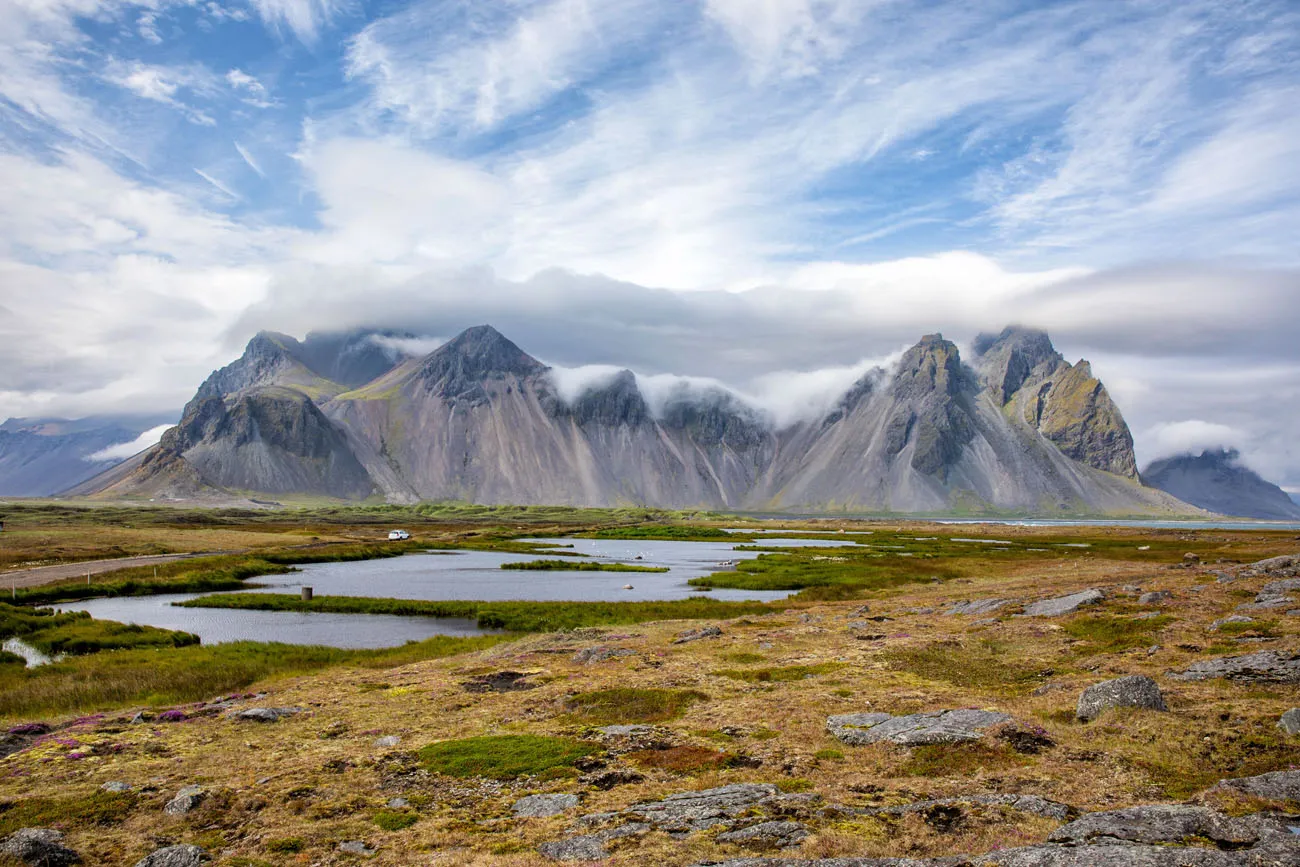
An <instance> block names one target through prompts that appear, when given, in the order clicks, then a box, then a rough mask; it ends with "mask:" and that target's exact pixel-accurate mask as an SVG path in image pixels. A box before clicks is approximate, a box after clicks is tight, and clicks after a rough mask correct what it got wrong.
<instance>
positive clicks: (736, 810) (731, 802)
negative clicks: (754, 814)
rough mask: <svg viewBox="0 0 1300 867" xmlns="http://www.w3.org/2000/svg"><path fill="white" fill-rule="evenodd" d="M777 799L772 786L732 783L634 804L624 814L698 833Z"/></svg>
mask: <svg viewBox="0 0 1300 867" xmlns="http://www.w3.org/2000/svg"><path fill="white" fill-rule="evenodd" d="M776 795H777V788H776V786H771V785H767V784H762V783H736V784H733V785H730V786H720V787H719V788H716V789H704V790H702V791H698V792H678V793H677V794H673V795H669V796H668V797H666V798H664V799H663V800H662V801H654V802H651V803H645V804H634V805H632V806H631V807H629V808H628V809H627V812H628V813H629V814H630V815H632V816H635V817H636V818H638V819H642V820H644V821H646V822H648V823H650V824H651V825H653V826H655V827H656V828H660V829H662V830H666V831H702V830H704V829H706V828H712V827H714V826H715V825H724V824H730V820H731V819H733V818H735V817H736V816H738V815H740V814H741V813H743V812H745V811H746V810H749V809H751V808H752V807H755V806H757V805H758V804H761V803H763V802H765V801H768V800H770V799H772V798H774V797H776Z"/></svg>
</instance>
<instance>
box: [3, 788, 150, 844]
mask: <svg viewBox="0 0 1300 867" xmlns="http://www.w3.org/2000/svg"><path fill="white" fill-rule="evenodd" d="M136 802H137V798H136V796H135V795H134V794H133V793H130V792H126V793H117V792H93V793H91V794H89V795H81V796H75V797H70V798H23V799H22V800H20V801H4V802H0V836H3V835H6V834H12V833H13V832H14V831H17V830H19V829H20V828H69V827H72V826H77V825H114V824H117V823H118V822H121V821H122V820H123V819H125V818H126V817H127V815H128V814H129V813H130V812H131V811H132V810H133V809H135V806H136Z"/></svg>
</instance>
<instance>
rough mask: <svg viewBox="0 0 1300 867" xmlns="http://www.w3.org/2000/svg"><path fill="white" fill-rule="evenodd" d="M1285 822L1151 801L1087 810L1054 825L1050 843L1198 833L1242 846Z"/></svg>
mask: <svg viewBox="0 0 1300 867" xmlns="http://www.w3.org/2000/svg"><path fill="white" fill-rule="evenodd" d="M1287 833H1289V832H1288V831H1287V830H1286V825H1284V824H1283V823H1282V822H1280V821H1278V820H1276V819H1269V818H1264V817H1261V816H1243V817H1241V818H1233V817H1231V816H1225V815H1224V814H1222V813H1218V812H1215V811H1214V810H1211V809H1210V808H1208V807H1194V806H1189V805H1186V804H1151V805H1146V806H1141V807H1127V808H1125V809H1122V810H1107V811H1106V812H1103V813H1088V814H1087V815H1085V816H1080V817H1079V818H1078V819H1075V820H1074V821H1073V822H1071V823H1070V824H1068V825H1064V826H1062V827H1060V828H1057V829H1056V830H1055V831H1054V832H1052V835H1051V836H1050V837H1048V838H1047V839H1048V841H1049V842H1052V843H1072V844H1075V845H1077V844H1080V843H1088V842H1090V841H1092V840H1094V839H1097V838H1102V839H1105V840H1108V841H1109V840H1123V841H1126V842H1129V843H1147V844H1156V843H1179V842H1182V841H1184V840H1187V839H1189V838H1194V837H1199V838H1202V839H1206V840H1211V841H1213V842H1214V843H1215V844H1217V845H1219V846H1221V847H1224V848H1228V847H1231V848H1234V849H1235V848H1244V847H1246V846H1251V845H1254V844H1255V843H1258V842H1259V841H1260V840H1261V839H1263V838H1265V837H1269V836H1274V835H1279V834H1287Z"/></svg>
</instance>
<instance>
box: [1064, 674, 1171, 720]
mask: <svg viewBox="0 0 1300 867" xmlns="http://www.w3.org/2000/svg"><path fill="white" fill-rule="evenodd" d="M1116 707H1137V708H1145V709H1147V710H1158V711H1166V710H1168V709H1169V708H1167V707H1165V698H1164V696H1163V695H1161V694H1160V687H1159V686H1157V685H1156V682H1155V681H1154V680H1152V679H1151V678H1149V677H1146V676H1144V675H1141V674H1135V675H1132V676H1130V677H1121V678H1117V679H1115V680H1107V681H1103V682H1101V683H1094V684H1093V685H1092V686H1090V687H1088V688H1087V689H1085V690H1084V691H1083V694H1082V695H1080V696H1079V705H1078V708H1077V709H1076V711H1075V716H1077V717H1078V718H1079V719H1081V720H1084V721H1085V722H1091V721H1092V720H1095V719H1096V718H1097V717H1099V716H1101V714H1102V713H1103V712H1104V711H1107V710H1109V709H1111V708H1116Z"/></svg>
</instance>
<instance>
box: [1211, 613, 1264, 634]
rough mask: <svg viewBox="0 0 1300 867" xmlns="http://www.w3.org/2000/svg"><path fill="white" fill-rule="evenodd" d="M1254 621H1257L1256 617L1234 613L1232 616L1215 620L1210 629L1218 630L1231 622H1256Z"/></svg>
mask: <svg viewBox="0 0 1300 867" xmlns="http://www.w3.org/2000/svg"><path fill="white" fill-rule="evenodd" d="M1254 622H1255V620H1254V618H1251V617H1247V616H1246V615H1244V614H1233V615H1232V616H1230V617H1221V618H1219V619H1218V620H1216V621H1214V622H1213V623H1211V624H1210V629H1211V630H1212V631H1217V630H1219V629H1220V628H1222V627H1223V626H1226V625H1227V624H1229V623H1254Z"/></svg>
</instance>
